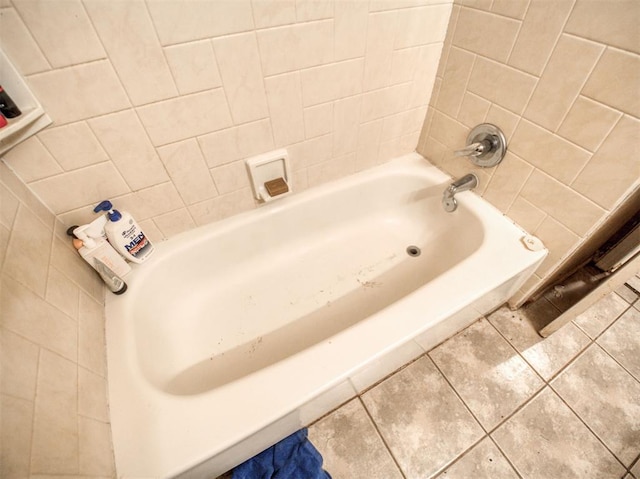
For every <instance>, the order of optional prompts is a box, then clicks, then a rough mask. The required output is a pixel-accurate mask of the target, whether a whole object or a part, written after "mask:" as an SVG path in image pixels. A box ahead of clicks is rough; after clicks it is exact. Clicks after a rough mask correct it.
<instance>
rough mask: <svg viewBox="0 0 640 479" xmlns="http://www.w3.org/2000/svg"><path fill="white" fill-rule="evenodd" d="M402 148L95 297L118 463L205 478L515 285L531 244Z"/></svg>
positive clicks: (532, 258)
mask: <svg viewBox="0 0 640 479" xmlns="http://www.w3.org/2000/svg"><path fill="white" fill-rule="evenodd" d="M450 180H451V179H450V178H449V177H448V176H446V175H445V174H444V173H442V172H440V171H439V170H437V169H436V168H435V167H433V166H430V165H429V163H428V162H427V161H426V160H425V159H424V158H422V157H421V156H420V155H418V154H415V153H414V154H411V155H407V156H405V157H402V158H399V159H396V160H394V161H392V162H389V163H387V164H385V165H382V166H379V167H377V168H374V169H371V170H368V171H365V172H361V173H358V174H356V175H353V176H351V177H349V178H345V179H342V180H339V181H336V182H333V183H331V184H327V185H323V186H321V187H318V188H314V189H310V190H308V191H305V192H302V193H300V194H297V195H291V196H289V197H287V198H283V199H282V200H279V201H275V202H272V203H269V204H267V205H265V206H263V207H261V208H258V209H256V210H253V211H250V212H247V213H244V214H241V215H238V216H235V217H232V218H229V219H226V220H223V221H220V222H218V223H215V224H211V225H207V226H204V227H200V228H198V229H196V230H192V231H189V232H186V233H184V234H182V235H178V236H176V237H174V238H172V239H170V240H169V241H166V242H163V243H160V244H157V245H156V247H157V251H156V252H155V254H154V257H153V259H152V260H150V261H149V262H148V263H146V264H143V265H134V270H133V271H132V272H131V273H130V275H129V276H127V278H126V279H127V283H128V285H129V290H128V291H127V293H126V294H124V295H122V296H113V295H109V297H108V298H107V303H106V332H107V359H108V368H109V371H108V372H109V396H110V408H111V424H112V431H113V442H114V450H115V456H116V467H117V470H118V476H119V477H125V478H129V477H130V478H133V477H136V478H138V477H149V478H151V477H153V478H159V477H185V478H191V477H193V478H198V477H206V478H209V479H211V478H215V477H216V476H217V475H218V474H221V473H223V472H225V471H226V470H228V469H230V468H231V467H233V466H234V465H237V464H239V463H240V462H242V461H244V460H245V459H247V458H249V457H251V456H252V455H254V454H256V453H257V452H259V451H261V450H262V449H264V448H265V447H267V446H269V445H270V444H272V443H273V442H275V441H277V440H279V439H280V438H282V437H285V436H286V435H288V434H290V433H291V432H293V431H294V430H296V429H298V428H299V427H301V426H303V425H306V424H308V423H309V422H311V421H313V420H315V419H316V418H318V417H320V416H322V415H323V414H325V413H326V412H328V411H329V410H331V409H332V408H334V407H336V406H337V405H339V404H340V403H342V402H344V401H346V400H347V399H349V398H350V397H352V396H354V395H355V394H357V393H358V392H359V391H362V390H363V389H366V388H367V387H369V386H370V385H371V384H373V383H375V382H376V381H378V380H380V379H382V378H383V377H384V376H385V375H387V374H389V373H390V372H392V371H393V370H394V369H396V368H397V367H399V366H401V365H402V364H404V363H405V362H407V361H409V360H411V359H413V358H415V357H417V356H419V355H420V354H422V353H424V352H425V351H426V350H428V349H431V348H432V347H433V346H435V345H436V344H438V343H439V342H441V341H443V340H444V339H446V338H447V337H449V336H451V335H452V334H455V333H456V332H457V331H459V330H460V329H462V328H464V327H466V326H467V325H468V324H470V323H471V322H473V321H474V320H475V319H477V318H478V317H480V316H481V315H483V314H486V313H487V312H489V311H491V310H492V309H495V308H496V307H498V306H500V305H501V304H502V303H504V302H505V301H506V300H507V299H508V298H509V297H510V296H511V295H513V294H514V293H515V292H516V291H517V290H518V288H519V287H520V286H522V284H523V283H524V281H526V280H527V278H528V277H529V276H530V275H531V274H532V273H533V271H534V270H535V268H536V267H537V266H538V265H539V264H540V262H541V261H542V260H543V259H544V257H545V255H546V251H545V250H541V251H531V250H529V249H527V248H526V247H525V244H524V242H523V241H522V240H523V238H524V237H525V236H526V232H524V231H522V230H521V229H519V228H518V227H516V226H515V225H514V224H513V223H512V222H510V221H509V220H508V219H506V218H505V217H503V216H502V214H501V213H499V212H498V211H497V210H495V209H494V208H493V207H492V206H490V205H489V204H488V203H486V202H484V201H483V200H482V199H480V198H478V197H477V196H476V195H475V194H474V193H472V192H465V193H462V194H459V195H457V198H458V201H459V207H458V209H457V210H456V211H455V212H453V213H446V212H445V211H444V209H443V208H442V206H441V204H440V199H441V196H442V192H443V191H444V188H445V186H446V184H448V183H449V182H450Z"/></svg>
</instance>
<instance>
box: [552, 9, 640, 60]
mask: <svg viewBox="0 0 640 479" xmlns="http://www.w3.org/2000/svg"><path fill="white" fill-rule="evenodd" d="M638 22H640V5H638V3H637V2H635V1H634V0H620V1H617V2H610V3H608V4H607V8H602V5H601V4H599V2H577V3H576V5H575V7H574V8H573V10H572V11H571V15H570V16H569V20H568V21H567V24H566V25H565V30H566V31H567V32H569V33H573V34H574V35H579V36H581V37H584V38H589V39H591V40H595V41H598V42H600V43H605V44H608V45H613V46H616V47H619V48H622V49H623V50H629V51H632V52H635V53H640V31H638Z"/></svg>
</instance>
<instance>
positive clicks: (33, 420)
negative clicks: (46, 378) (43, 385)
mask: <svg viewBox="0 0 640 479" xmlns="http://www.w3.org/2000/svg"><path fill="white" fill-rule="evenodd" d="M41 355H42V347H41V346H40V345H38V357H37V358H36V385H35V391H34V394H33V404H32V407H31V437H30V439H29V477H31V474H32V473H33V442H34V439H35V435H36V401H37V400H38V389H39V388H38V378H39V377H40V357H41Z"/></svg>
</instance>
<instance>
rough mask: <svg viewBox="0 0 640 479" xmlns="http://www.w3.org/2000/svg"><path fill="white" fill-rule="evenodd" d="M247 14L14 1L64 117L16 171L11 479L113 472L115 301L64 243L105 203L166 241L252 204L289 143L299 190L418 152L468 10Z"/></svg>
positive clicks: (13, 153) (439, 5)
mask: <svg viewBox="0 0 640 479" xmlns="http://www.w3.org/2000/svg"><path fill="white" fill-rule="evenodd" d="M232 3H233V5H231V3H229V2H188V3H184V2H179V1H168V2H148V3H146V4H145V3H144V2H132V3H131V2H129V3H127V2H115V3H114V2H97V3H96V2H83V1H81V0H74V1H71V2H62V1H53V2H24V1H18V0H0V21H1V22H2V25H3V28H2V29H1V30H0V46H1V47H2V48H3V50H4V51H5V52H6V54H7V55H8V56H9V57H10V58H11V59H12V60H13V61H14V62H15V64H16V66H17V68H18V69H19V70H20V72H21V74H22V75H23V76H24V77H25V78H26V81H27V82H28V84H29V86H30V87H31V89H32V90H33V91H34V93H35V95H36V96H37V97H38V99H39V101H40V102H41V103H42V104H43V106H44V108H45V110H46V111H47V113H48V115H49V116H50V117H51V119H52V120H53V123H52V125H51V126H50V127H48V128H47V129H45V130H43V131H41V132H40V133H39V134H38V135H36V136H34V137H32V138H30V139H29V140H28V141H26V142H24V143H22V144H20V145H19V146H17V147H15V148H13V149H12V150H10V151H8V152H7V153H6V154H5V155H4V156H3V158H2V159H1V160H0V195H1V199H2V202H1V203H0V265H1V268H2V270H1V271H2V274H1V282H0V295H1V296H0V310H1V312H2V315H1V316H2V323H1V324H0V332H1V333H2V346H3V347H2V353H1V354H2V364H3V367H5V369H4V372H3V379H2V387H1V389H0V392H1V393H2V404H1V407H2V417H3V421H5V422H4V423H3V424H4V425H5V426H6V427H3V428H2V433H1V434H2V441H3V452H2V461H0V463H1V466H0V475H1V476H3V477H5V476H6V477H23V476H24V477H28V476H30V475H42V476H45V475H64V476H67V477H70V476H83V477H115V475H116V472H115V466H114V459H113V451H112V447H111V438H110V427H109V417H108V407H107V398H106V390H107V388H106V362H105V345H104V339H105V338H104V318H103V309H104V306H103V304H104V296H103V294H104V289H103V287H102V284H101V282H100V281H99V279H98V278H97V276H96V275H95V274H94V273H93V272H92V271H91V269H90V268H88V266H87V265H86V264H85V263H84V262H83V260H82V259H81V258H80V257H79V256H78V254H77V253H76V252H75V251H74V250H73V249H72V248H71V247H70V245H69V241H68V240H67V237H66V235H65V230H66V227H68V226H70V225H73V224H84V223H87V222H89V221H91V220H92V219H93V218H94V215H93V213H92V206H93V205H95V204H96V203H98V202H99V201H101V200H103V199H107V198H109V199H111V200H112V201H113V202H114V203H115V204H116V205H117V206H118V207H120V208H122V209H125V210H127V211H129V212H131V214H132V215H133V216H134V217H135V218H136V219H137V220H138V221H139V222H140V223H141V224H142V225H143V227H144V229H145V231H146V232H148V234H149V235H150V237H152V238H153V240H154V241H161V240H163V239H165V238H169V237H171V236H173V235H175V234H178V233H180V232H182V231H185V230H188V229H190V228H194V227H196V226H199V225H203V224H206V223H209V222H212V221H217V220H219V219H222V218H225V217H227V216H231V215H233V214H236V213H239V212H241V211H245V210H248V209H252V208H255V207H256V202H255V200H254V199H253V194H252V192H251V188H250V185H249V183H248V178H247V176H246V172H245V168H244V159H245V158H247V157H251V156H254V155H257V154H260V153H264V152H267V151H270V150H273V149H276V148H282V147H285V148H287V149H288V151H289V154H290V158H291V162H292V165H293V177H294V184H295V189H296V191H302V190H304V189H306V188H308V187H312V186H315V185H318V184H320V183H323V182H326V181H330V180H333V179H335V178H340V177H342V176H345V175H348V174H350V173H353V172H355V171H359V170H362V169H366V168H371V167H373V166H375V165H377V164H379V163H382V162H385V161H387V160H389V159H391V158H394V157H397V156H399V155H402V154H404V153H409V152H411V151H414V149H415V147H416V145H417V143H418V139H419V135H420V131H421V128H422V125H423V122H424V118H425V114H426V112H427V104H428V102H429V99H430V97H431V92H432V89H433V87H434V80H435V76H436V70H437V66H438V61H439V58H440V52H441V50H442V45H443V41H444V39H445V34H446V28H447V23H448V21H449V16H450V14H451V11H452V5H453V3H452V1H451V0H444V1H441V2H436V3H434V2H433V1H431V0H414V1H411V2H396V1H391V2H390V1H387V0H376V1H372V2H341V1H332V0H325V1H320V2H312V3H313V5H312V4H311V3H308V2H272V3H266V2H255V1H254V2H252V1H250V0H237V1H235V2H232ZM211 18H215V19H216V21H211V20H210V19H211ZM122 25H128V26H129V28H122ZM382 39H384V40H385V41H381V40H382ZM283 52H286V54H283ZM239 59H242V61H239ZM54 397H55V399H56V400H55V401H54V400H53V398H54ZM5 445H6V447H5Z"/></svg>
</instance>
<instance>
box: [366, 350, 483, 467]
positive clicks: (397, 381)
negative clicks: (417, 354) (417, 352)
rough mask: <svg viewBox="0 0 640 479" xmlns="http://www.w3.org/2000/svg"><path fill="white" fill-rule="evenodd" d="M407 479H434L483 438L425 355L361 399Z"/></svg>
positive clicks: (458, 400)
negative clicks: (430, 478) (432, 478)
mask: <svg viewBox="0 0 640 479" xmlns="http://www.w3.org/2000/svg"><path fill="white" fill-rule="evenodd" d="M362 401H363V402H364V405H365V407H366V408H367V409H368V410H369V413H370V414H371V417H372V418H373V420H374V422H375V423H376V425H377V426H378V430H379V431H380V434H381V435H382V437H383V438H384V440H385V442H386V444H387V446H388V447H389V449H390V450H391V453H392V454H393V455H394V457H395V458H396V460H397V461H398V464H399V465H400V467H401V469H402V472H403V473H404V475H405V477H407V478H411V479H417V478H422V477H430V476H431V475H433V474H435V473H436V472H437V471H438V470H440V469H441V468H443V467H445V466H446V465H447V464H448V463H450V462H451V461H453V460H454V459H455V458H456V457H457V456H458V455H459V454H460V453H462V452H463V451H465V450H466V449H467V448H469V447H470V446H471V445H473V444H474V443H475V442H477V441H478V440H479V439H480V438H481V437H482V435H483V431H482V428H481V427H480V426H479V425H478V423H477V422H476V421H475V419H474V418H473V416H472V415H471V414H470V413H469V412H468V411H467V409H466V408H465V407H464V405H463V403H462V402H461V401H460V399H459V398H458V397H457V396H456V395H455V393H454V392H453V390H452V389H451V386H449V384H448V383H447V382H446V380H445V379H444V378H443V377H442V375H441V374H440V373H439V372H438V370H437V369H436V367H435V366H434V364H433V363H432V362H431V360H430V359H429V358H428V357H426V356H424V357H422V358H421V359H418V360H417V361H415V362H413V363H411V364H410V365H409V366H407V367H406V368H405V369H403V370H401V371H399V372H398V373H396V374H394V375H393V376H391V377H390V378H388V379H386V380H385V381H383V382H382V383H380V384H379V385H377V386H375V387H374V388H373V389H371V390H369V391H368V392H366V393H365V394H364V395H363V396H362Z"/></svg>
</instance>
